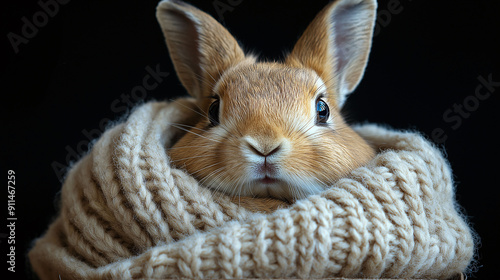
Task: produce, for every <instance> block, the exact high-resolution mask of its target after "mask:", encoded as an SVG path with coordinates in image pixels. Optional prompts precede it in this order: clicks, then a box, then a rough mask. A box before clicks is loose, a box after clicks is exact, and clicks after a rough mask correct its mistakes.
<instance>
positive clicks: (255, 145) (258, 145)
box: [245, 137, 282, 157]
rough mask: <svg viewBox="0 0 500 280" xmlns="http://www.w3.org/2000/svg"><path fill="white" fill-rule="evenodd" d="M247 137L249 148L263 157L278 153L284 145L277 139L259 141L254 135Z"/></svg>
mask: <svg viewBox="0 0 500 280" xmlns="http://www.w3.org/2000/svg"><path fill="white" fill-rule="evenodd" d="M245 138H246V139H245V142H246V144H247V147H248V149H249V150H250V151H252V152H253V153H254V154H256V155H259V156H261V157H268V156H271V155H274V154H276V153H278V152H279V151H280V150H281V147H282V145H281V143H276V142H275V141H257V140H256V139H255V138H253V137H245ZM273 142H274V143H273Z"/></svg>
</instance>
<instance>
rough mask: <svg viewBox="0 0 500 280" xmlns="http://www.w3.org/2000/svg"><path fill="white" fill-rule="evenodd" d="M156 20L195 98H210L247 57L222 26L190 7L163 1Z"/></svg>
mask: <svg viewBox="0 0 500 280" xmlns="http://www.w3.org/2000/svg"><path fill="white" fill-rule="evenodd" d="M156 17H157V19H158V22H159V23H160V26H161V29H162V31H163V34H164V36H165V39H166V41H167V46H168V50H169V53H170V57H171V59H172V61H173V64H174V67H175V71H176V72H177V75H178V77H179V79H180V80H181V82H182V84H183V85H184V87H185V88H186V89H187V91H188V92H189V94H190V95H191V96H193V97H197V98H200V97H202V96H206V95H209V94H210V90H211V87H213V85H214V84H215V82H216V81H217V79H218V78H219V76H220V75H221V73H222V72H224V70H226V69H227V68H229V67H230V66H231V65H234V64H235V63H237V62H239V61H241V60H243V59H244V58H245V55H244V53H243V50H242V49H241V48H240V47H239V45H238V43H237V42H236V40H235V39H234V38H233V36H231V34H230V33H229V32H228V31H227V30H226V29H225V28H224V27H223V26H222V25H220V24H219V23H218V22H217V21H216V20H215V19H213V18H212V17H211V16H210V15H208V14H206V13H204V12H202V11H200V10H198V9H197V8H195V7H193V6H191V5H189V4H186V3H184V2H182V1H178V0H164V1H161V2H160V3H159V4H158V7H157V11H156Z"/></svg>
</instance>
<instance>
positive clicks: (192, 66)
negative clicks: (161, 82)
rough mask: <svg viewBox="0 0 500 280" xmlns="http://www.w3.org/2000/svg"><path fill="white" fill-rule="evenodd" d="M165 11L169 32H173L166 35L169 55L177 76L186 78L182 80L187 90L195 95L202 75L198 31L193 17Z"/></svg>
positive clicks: (173, 11)
mask: <svg viewBox="0 0 500 280" xmlns="http://www.w3.org/2000/svg"><path fill="white" fill-rule="evenodd" d="M167 13H168V16H169V17H170V19H169V20H168V22H167V24H169V25H170V28H171V30H172V31H171V32H172V33H175V35H174V36H168V37H166V40H167V44H168V46H169V48H168V50H169V53H170V57H171V59H172V61H173V63H174V66H175V67H176V71H177V74H178V75H179V77H183V78H182V79H185V80H186V81H184V80H183V81H182V82H183V84H184V86H185V87H186V89H187V90H188V92H190V93H192V94H191V95H193V96H197V95H198V94H199V93H197V91H199V89H200V80H201V77H202V73H201V68H200V67H201V64H200V63H201V61H200V51H199V49H200V46H199V40H200V38H199V32H198V30H197V29H196V26H195V24H194V22H193V19H190V18H188V16H187V15H186V14H184V13H181V12H179V11H176V10H168V11H167ZM187 42H189V43H187ZM180 49H182V51H180ZM177 66H179V67H177Z"/></svg>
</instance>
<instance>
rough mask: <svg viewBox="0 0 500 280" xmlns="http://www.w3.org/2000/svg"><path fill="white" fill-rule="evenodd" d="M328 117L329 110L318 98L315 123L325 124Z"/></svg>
mask: <svg viewBox="0 0 500 280" xmlns="http://www.w3.org/2000/svg"><path fill="white" fill-rule="evenodd" d="M329 116H330V108H328V105H327V104H326V102H325V101H323V100H321V99H319V98H318V100H316V123H317V124H326V123H327V121H328V117H329Z"/></svg>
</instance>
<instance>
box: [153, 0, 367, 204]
mask: <svg viewBox="0 0 500 280" xmlns="http://www.w3.org/2000/svg"><path fill="white" fill-rule="evenodd" d="M375 10H376V2H375V0H337V1H334V2H331V3H330V4H328V5H327V6H326V7H325V8H324V9H323V10H322V11H321V12H320V13H319V14H318V15H317V16H316V18H315V19H314V20H313V22H312V23H311V24H310V25H309V26H308V28H307V29H306V31H305V32H304V34H303V35H302V36H301V37H300V39H299V40H298V42H297V43H296V45H295V47H294V48H293V50H292V51H291V52H290V54H288V55H287V57H286V58H285V60H284V61H283V62H259V61H257V60H256V58H255V57H254V56H252V55H246V54H245V53H244V52H243V50H242V49H241V47H240V46H239V45H238V43H237V42H236V40H235V39H234V38H233V37H232V36H231V34H230V33H229V32H228V31H227V30H226V29H225V28H224V27H223V26H222V25H220V24H219V23H218V22H217V21H216V20H214V19H213V18H212V17H211V16H209V15H207V14H206V13H204V12H202V11H200V10H198V9H196V8H194V7H193V6H191V5H189V4H186V3H184V2H181V1H174V0H165V1H162V2H160V4H159V6H158V10H157V17H158V20H159V22H160V25H161V28H162V30H163V33H164V35H165V38H166V42H167V46H168V50H169V53H170V56H171V59H172V61H173V64H174V67H175V69H176V72H177V75H178V77H179V79H180V81H181V82H182V84H183V85H184V87H185V88H186V89H187V91H188V92H189V94H190V95H191V96H193V97H195V98H196V100H197V105H198V109H197V113H198V116H199V117H198V119H197V123H196V125H195V126H190V127H188V126H182V125H181V124H178V127H179V128H180V129H182V130H185V131H186V133H185V135H184V136H183V137H182V138H181V139H180V140H178V141H177V142H176V144H175V145H174V147H172V148H171V149H170V150H169V152H168V153H169V156H170V158H171V161H172V164H174V165H176V166H177V167H179V168H183V169H185V170H186V171H187V172H189V173H190V174H192V175H193V176H195V177H196V178H197V179H198V180H199V181H200V182H201V183H202V184H203V185H205V186H208V187H210V188H213V189H215V190H218V191H221V192H224V193H226V194H229V195H240V196H264V197H275V198H279V199H283V200H288V201H293V200H295V199H299V198H303V197H306V196H308V195H311V194H314V193H318V192H320V191H321V190H324V189H325V188H327V187H328V186H330V185H331V184H332V183H333V182H335V181H336V180H338V179H339V178H340V177H341V176H343V175H346V174H347V173H349V172H350V171H351V170H352V169H354V168H356V167H359V166H361V165H363V164H365V163H366V162H367V161H369V160H370V159H371V158H372V157H373V155H374V151H373V149H372V148H371V147H370V146H369V145H368V144H367V143H366V142H365V141H364V140H363V139H362V138H361V137H360V136H359V135H358V134H356V133H355V132H354V131H353V130H352V129H351V128H350V127H349V126H348V125H347V124H346V123H345V121H344V120H343V118H342V116H341V115H340V109H341V107H342V105H343V103H344V101H345V99H346V97H347V95H348V94H349V93H351V92H352V91H353V90H354V89H355V87H356V86H357V84H358V83H359V81H360V80H361V77H362V75H363V72H364V68H365V66H366V63H367V59H368V54H369V50H370V47H371V37H372V32H373V26H374V17H375ZM172 125H176V124H172Z"/></svg>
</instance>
